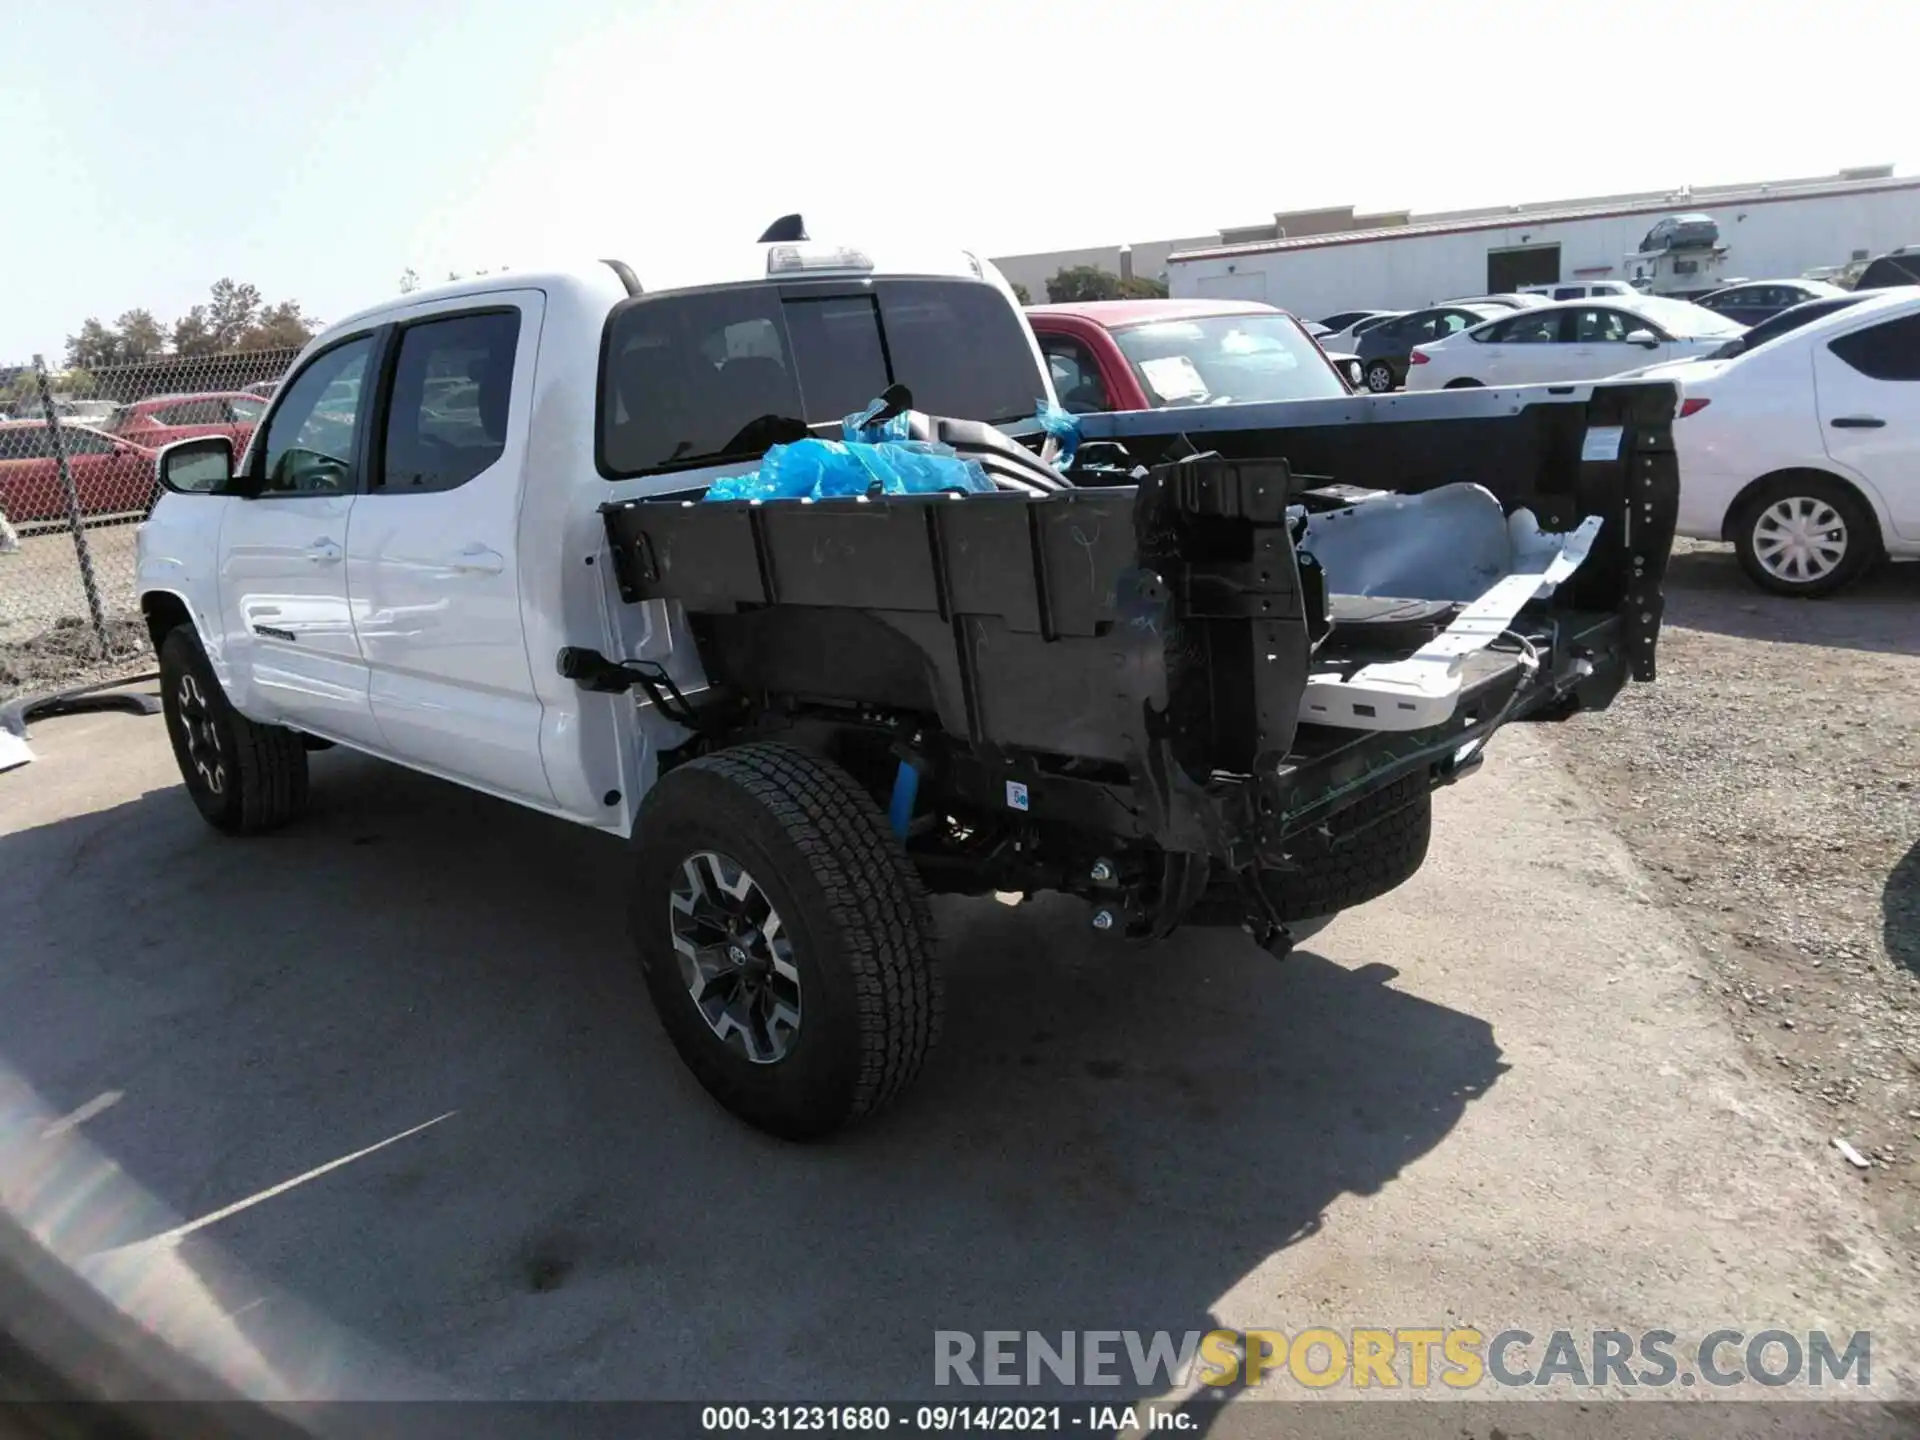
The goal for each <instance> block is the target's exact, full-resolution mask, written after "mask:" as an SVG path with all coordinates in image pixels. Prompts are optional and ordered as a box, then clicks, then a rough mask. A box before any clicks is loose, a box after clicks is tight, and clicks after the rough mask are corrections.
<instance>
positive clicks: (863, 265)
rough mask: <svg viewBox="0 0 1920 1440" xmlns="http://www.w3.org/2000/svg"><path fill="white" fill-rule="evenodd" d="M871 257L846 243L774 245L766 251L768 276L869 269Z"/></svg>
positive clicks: (870, 267)
mask: <svg viewBox="0 0 1920 1440" xmlns="http://www.w3.org/2000/svg"><path fill="white" fill-rule="evenodd" d="M871 269H873V260H872V258H871V257H870V256H869V255H868V254H867V253H866V252H865V251H864V250H850V249H848V248H847V247H845V246H836V247H833V248H828V247H826V246H812V245H775V246H774V247H773V248H772V249H771V250H769V251H767V273H768V274H769V275H783V274H790V273H792V272H793V271H796V270H871Z"/></svg>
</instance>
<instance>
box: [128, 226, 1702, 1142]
mask: <svg viewBox="0 0 1920 1440" xmlns="http://www.w3.org/2000/svg"><path fill="white" fill-rule="evenodd" d="M876 260H879V261H881V262H884V263H876ZM643 280H644V284H643ZM1233 363H1248V364H1257V363H1266V362H1265V361H1264V360H1263V359H1262V357H1259V356H1247V357H1239V358H1238V359H1235V360H1234V362H1233ZM875 397H887V403H888V406H889V412H890V413H897V414H898V415H900V416H902V417H903V418H902V421H901V423H902V424H904V425H905V426H907V427H908V430H909V433H910V435H911V436H912V437H913V438H916V439H919V440H926V441H933V442H937V443H940V444H944V445H946V446H948V447H950V448H951V450H952V451H953V452H954V453H956V454H957V455H959V456H961V457H963V458H966V459H970V460H973V461H976V462H977V463H978V465H979V466H980V467H981V471H982V472H984V475H985V476H986V477H988V478H990V479H991V481H992V482H993V487H994V488H993V489H992V490H991V491H990V492H982V493H967V494H959V493H935V494H888V493H881V492H878V491H875V492H870V493H868V494H865V495H854V496H848V497H845V498H836V499H781V500H765V501H760V500H753V501H749V500H736V499H719V498H714V499H703V498H702V497H703V496H704V495H705V493H706V490H707V488H708V486H709V485H711V484H712V482H713V481H715V480H716V479H717V478H720V477H723V476H728V475H737V474H741V473H744V472H747V471H751V470H754V469H756V467H758V466H759V465H760V463H761V461H762V459H763V457H765V456H766V455H767V453H768V451H769V450H770V449H771V448H772V447H774V446H776V445H782V444H787V443H790V442H793V441H796V440H804V439H806V438H808V437H809V435H810V434H811V435H819V436H826V437H829V438H838V436H839V433H840V431H839V428H838V424H837V422H838V421H839V419H840V418H841V417H843V416H847V415H849V414H851V413H853V412H857V411H860V410H861V409H862V408H863V407H865V406H866V405H868V403H869V402H871V401H872V400H873V399H874V398H875ZM1051 399H1052V391H1051V389H1050V386H1049V382H1048V375H1047V369H1046V366H1045V365H1044V364H1043V363H1042V360H1041V357H1040V353H1039V349H1038V346H1037V344H1036V342H1035V340H1034V337H1033V335H1032V333H1031V331H1029V330H1028V328H1027V327H1026V325H1025V323H1024V321H1023V319H1022V317H1021V312H1020V309H1019V306H1018V304H1017V302H1016V300H1015V298H1014V296H1013V294H1012V292H1011V290H1010V288H1009V287H1008V286H1007V284H1006V283H1005V281H1004V280H1003V279H1002V278H1001V277H1000V276H999V275H998V273H997V272H996V271H995V270H994V269H993V267H992V266H991V265H988V264H986V263H984V262H981V261H979V260H976V259H975V258H973V257H972V256H970V255H967V254H965V253H959V252H956V253H951V254H934V255H904V254H901V255H894V254H887V255H881V256H878V257H874V256H869V255H867V254H865V253H861V252H857V251H853V250H847V249H843V248H837V247H834V246H824V245H818V244H814V243H812V242H811V241H809V240H807V239H806V238H805V235H804V230H803V228H802V227H800V226H799V225H798V224H797V223H796V222H795V221H794V219H793V217H790V218H789V221H788V222H784V225H783V228H778V229H776V231H770V232H769V234H768V236H766V237H763V242H762V243H761V244H760V245H758V246H756V247H750V248H745V249H744V250H743V252H742V253H741V254H740V255H739V256H738V257H737V259H736V260H735V261H734V262H733V263H732V265H731V266H730V267H729V266H728V265H726V264H722V263H715V264H714V265H713V266H712V267H711V268H710V270H709V273H706V274H702V275H700V276H696V277H690V278H689V279H688V280H682V279H681V278H679V277H661V276H657V275H654V276H646V277H642V276H638V275H636V274H635V273H634V271H633V270H632V269H631V268H630V267H628V266H627V265H625V264H622V263H620V262H617V261H605V262H596V263H592V264H586V265H583V266H581V267H579V268H577V269H573V270H569V271H563V272H554V273H542V274H524V275H497V276H492V277H487V278H485V279H481V280H474V281H469V282H464V283H461V284H457V285H451V286H446V287H442V288H439V289H435V290H428V291H422V292H418V293H415V294H411V295H406V296H401V297H397V298H395V299H393V300H391V301H390V302H388V303H386V304H383V305H381V306H378V307H376V308H373V309H370V310H366V311H363V312H362V313H360V314H358V315H354V316H352V317H350V318H348V319H346V320H343V321H341V322H339V323H338V324H335V325H333V326H331V327H330V328H329V329H328V330H327V331H326V333H325V334H323V335H321V336H319V337H318V338H317V339H315V340H314V341H313V342H312V343H311V344H310V345H309V346H308V347H307V349H306V350H305V351H304V352H303V354H302V355H301V356H300V358H299V360H298V361H297V362H296V364H295V365H294V366H293V368H292V369H291V370H290V371H289V373H288V376H287V378H286V381H285V383H284V384H282V385H281V386H280V388H279V390H278V392H277V393H276V394H275V396H274V398H273V401H272V404H271V406H270V408H269V410H268V411H267V413H266V415H265V417H264V418H263V420H262V422H261V423H260V425H259V426H258V427H257V428H256V430H255V432H254V435H253V439H252V441H251V443H250V445H249V447H248V449H247V451H246V453H245V454H244V455H241V456H237V457H236V456H235V455H233V453H232V452H231V449H230V447H229V444H228V442H227V441H226V440H224V439H221V438H210V439H195V440H188V441H183V442H180V443H179V444H176V445H174V446H171V447H169V448H167V449H166V450H165V451H163V452H162V453H161V455H160V457H159V460H158V462H157V464H158V469H159V472H160V473H159V478H160V481H161V484H162V486H163V487H164V493H163V495H162V497H161V499H160V501H159V503H158V504H157V505H156V506H155V508H154V511H153V514H152V516H151V518H150V519H149V520H148V522H147V523H146V524H145V525H144V526H143V527H142V529H141V531H140V536H139V557H138V567H139V589H140V597H141V605H142V608H143V611H144V613H145V616H146V620H147V624H148V626H149V629H150V631H151V634H152V637H153V643H154V647H155V649H156V651H157V652H158V655H159V661H160V671H161V677H162V699H163V704H164V708H165V713H166V722H167V726H168V730H169V734H170V737H171V740H172V744H173V748H174V752H175V754H176V756H177V758H178V761H179V765H180V771H181V775H182V777H183V779H184V782H185V788H186V790H187V793H188V794H189V795H190V796H191V798H192V800H193V802H194V803H195V804H196V805H197V806H198V807H199V809H200V811H201V813H202V814H203V815H204V816H205V817H206V819H207V820H208V821H209V822H211V823H212V824H213V825H214V826H215V827H217V828H218V829H220V830H222V831H226V832H229V833H232V834H247V833H252V832H256V831H261V830H265V829H268V828H270V827H272V826H275V825H279V824H282V823H285V822H287V821H290V820H292V819H294V818H295V817H296V816H297V815H298V814H299V812H300V810H301V808H302V806H303V805H304V803H305V800H306V796H307V785H308V764H309V756H310V754H311V753H312V752H313V751H316V750H322V749H325V748H327V747H328V746H329V745H341V746H347V747H351V748H354V749H357V750H361V751H365V752H367V753H369V754H372V755H375V756H379V757H382V758H384V759H387V760H391V761H395V762H397V763H400V764H403V765H408V766H412V767H414V768H416V769H418V770H422V771H426V772H428V773H430V774H433V775H437V776H440V777H443V778H445V779H447V780H451V781H454V782H456V783H458V784H462V785H467V786H470V787H472V788H474V789H477V790H482V791H485V792H487V793H489V794H492V795H495V796H498V797H500V798H502V799H505V800H510V801H514V802H516V803H518V804H521V805H526V806H531V807H533V808H535V809H538V810H542V811H545V812H547V813H549V814H553V815H558V816H562V817H564V818H565V819H568V820H571V821H575V822H578V823H580V824H583V825H590V826H593V827H595V828H596V829H600V830H605V831H607V832H608V833H609V834H612V835H616V836H619V837H621V838H622V839H625V840H627V841H628V842H629V843H630V844H631V847H632V854H633V866H634V868H633V872H632V879H631V886H630V894H629V896H628V897H626V898H627V899H628V900H629V901H630V912H631V915H632V927H633V933H634V940H635V946H636V949H637V951H638V956H639V960H640V963H641V966H642V969H643V972H644V974H645V977H646V980H647V983H648V987H649V991H650V993H651V995H652V997H653V1000H654V1003H655V1005H656V1007H657V1009H658V1011H659V1014H660V1017H661V1020H662V1023H663V1025H664V1027H665V1029H666V1031H667V1033H668V1035H669V1037H670V1038H671V1039H672V1041H673V1043H674V1045H675V1047H676V1048H677V1050H678V1051H679V1053H680V1054H681V1056H682V1058H683V1059H684V1060H685V1061H686V1063H687V1064H688V1065H689V1067H690V1068H691V1069H692V1070H693V1071H694V1073H695V1074H696V1075H697V1076H698V1077H699V1079H700V1080H701V1082H702V1083H703V1084H704V1085H705V1086H706V1087H707V1089H708V1090H709V1091H710V1092H711V1093H712V1094H713V1095H714V1096H715V1097H716V1098H718V1099H719V1100H720V1101H721V1102H722V1103H723V1104H725V1105H726V1106H727V1107H728V1108H729V1109H731V1110H732V1111H734V1112H735V1113H736V1114H738V1115H740V1116H741V1117H743V1118H744V1119H746V1120H748V1121H749V1122H751V1123H753V1124H755V1125H758V1126H761V1127H762V1128H765V1129H767V1130H770V1131H772V1132H774V1133H777V1134H781V1135H786V1136H790V1137H795V1138H804V1137H809V1136H815V1135H820V1134H824V1133H826V1132H828V1131H831V1130H832V1129H834V1128H835V1127H837V1126H839V1125H841V1124H843V1123H845V1122H847V1121H849V1120H852V1119H856V1118H858V1117H860V1116H863V1115H866V1114H868V1113H871V1112H872V1111H874V1110H876V1109H877V1108H878V1107H879V1106H881V1105H882V1104H883V1103H884V1102H885V1101H887V1100H888V1099H889V1098H890V1097H891V1096H893V1095H894V1094H896V1093H897V1092H898V1091H899V1090H900V1089H901V1088H902V1087H903V1086H904V1085H905V1084H906V1083H907V1082H908V1081H909V1080H910V1079H911V1078H912V1077H913V1076H914V1075H915V1073H916V1072H917V1071H918V1070H919V1069H920V1067H921V1065H922V1062H923V1061H924V1059H925V1057H926V1055H927V1054H928V1052H929V1050H930V1048H931V1047H932V1045H933V1043H934V1040H935V1037H936V1034H937V1032H938V1028H939V1024H940V1016H941V1000H940V993H941V992H940V977H939V973H938V966H937V963H936V957H935V947H934V945H933V939H932V920H931V916H930V911H929V908H928V904H927V895H928V894H929V892H938V893H948V894H970V895H985V894H989V893H999V894H1003V895H1004V894H1008V893H1018V894H1031V893H1034V892H1036V891H1041V890H1059V891H1064V892H1067V893H1070V894H1074V895H1077V896H1080V897H1082V898H1083V899H1085V900H1086V902H1087V903H1088V906H1089V913H1090V919H1091V923H1092V925H1093V926H1094V927H1095V928H1096V929H1098V930H1101V931H1104V932H1109V933H1111V934H1113V935H1114V936H1116V937H1133V938H1139V939H1152V938H1158V937H1163V936H1165V935H1167V934H1169V933H1170V932H1172V931H1173V929H1174V928H1175V927H1176V926H1178V925H1180V924H1183V923H1184V924H1202V925H1219V924H1227V925H1237V926H1240V927H1242V928H1244V929H1245V930H1246V931H1247V932H1248V933H1249V934H1250V935H1252V936H1253V938H1254V939H1255V940H1256V941H1257V942H1258V943H1261V944H1263V945H1265V946H1266V947H1267V948H1269V949H1270V950H1271V951H1273V952H1274V953H1275V954H1277V955H1283V956H1284V955H1285V954H1286V952H1287V950H1288V949H1289V947H1290V946H1291V944H1292V941H1293V939H1294V937H1295V934H1296V933H1297V927H1301V926H1305V925H1308V924H1311V923H1314V922H1316V921H1320V920H1323V919H1324V918H1325V917H1326V916H1328V915H1331V914H1333V913H1335V912H1337V911H1338V910H1340V909H1343V908H1346V907H1349V906H1352V905H1356V904H1360V903H1363V902H1364V901H1366V900H1368V899H1370V898H1372V897H1374V896H1376V895H1378V894H1381V893H1383V892H1384V891H1386V890H1388V889H1391V888H1392V887H1393V886H1395V885H1397V884H1399V883H1401V882H1402V881H1403V880H1405V879H1406V878H1407V877H1408V876H1410V875H1411V874H1413V873H1414V871H1415V870H1417V869H1418V868H1419V865H1420V863H1421V861H1422V859H1423V858H1424V856H1425V853H1426V849H1427V844H1428V836H1429V826H1430V821H1431V792H1432V791H1433V790H1434V789H1435V788H1436V787H1438V786H1441V785H1443V784H1446V783H1448V782H1449V781H1451V780H1453V779H1455V778H1457V777H1458V776H1460V775H1463V774H1465V773H1466V772H1467V771H1469V770H1470V769H1471V768H1472V767H1473V765H1474V764H1475V763H1477V761H1478V759H1479V756H1480V753H1481V750H1482V748H1483V747H1484V745H1485V744H1486V741H1487V739H1488V737H1489V736H1490V735H1491V734H1492V732H1493V731H1494V730H1495V729H1497V728H1498V727H1499V726H1500V725H1502V724H1504V723H1507V722H1508V721H1513V720H1523V719H1542V718H1552V717H1558V716H1562V715H1565V714H1567V713H1570V712H1571V711H1573V710H1575V709H1579V708H1583V707H1584V708H1599V707H1603V706H1605V705H1606V704H1607V703H1609V701H1610V700H1611V699H1612V697H1613V695H1614V694H1615V693H1616V692H1617V691H1618V690H1619V688H1620V687H1621V685H1622V684H1623V683H1624V682H1625V681H1626V679H1627V678H1628V677H1629V675H1631V676H1632V677H1633V678H1636V679H1640V680H1650V679H1651V678H1652V677H1653V664H1654V646H1655V642H1656V639H1657V635H1658V630H1659V623H1660V592H1659V585H1660V579H1661V576H1662V574H1663V572H1664V566H1665V559H1666V552H1667V548H1668V544H1669V542H1670V540H1671V537H1672V528H1673V507H1674V501H1675V495H1676V491H1677V481H1676V477H1675V473H1674V465H1673V455H1672V438H1671V431H1670V426H1671V421H1672V417H1673V410H1674V404H1675V396H1674V390H1673V387H1672V386H1671V385H1664V384H1658V383H1640V384H1618V385H1589V386H1575V387H1562V388H1561V389H1559V390H1556V391H1552V392H1548V391H1539V390H1536V391H1525V392H1522V391H1493V390H1488V391H1475V392H1456V393H1452V394H1447V395H1433V396H1415V397H1388V398H1377V397H1362V396H1355V397H1344V398H1341V399H1337V400H1331V401H1325V402H1319V401H1309V402H1289V403H1286V404H1270V405H1250V406H1228V407H1209V408H1206V409H1197V410H1190V411H1178V410H1166V411H1157V412H1152V413H1151V414H1147V415H1140V416H1090V417H1082V421H1081V424H1082V432H1083V440H1082V443H1081V445H1080V449H1079V454H1078V455H1077V456H1076V457H1075V458H1074V460H1073V461H1072V463H1071V465H1070V466H1067V467H1066V468H1064V469H1063V468H1061V467H1060V466H1057V465H1056V464H1055V463H1054V461H1055V460H1056V459H1057V458H1058V456H1057V454H1056V451H1055V449H1054V445H1055V440H1054V439H1053V438H1050V437H1049V436H1048V435H1047V434H1046V433H1045V430H1044V428H1043V426H1042V425H1041V424H1040V423H1039V422H1038V421H1037V420H1036V419H1035V412H1036V406H1037V405H1038V404H1039V403H1041V402H1050V401H1051ZM1102 426H1105V427H1106V428H1105V430H1104V431H1102V428H1101V427H1102ZM783 453H785V452H783ZM459 843H460V841H459V837H457V836H449V837H448V844H449V846H450V847H457V846H458V844H459ZM456 978H457V977H452V976H450V977H449V980H450V981H453V980H455V979H456Z"/></svg>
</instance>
